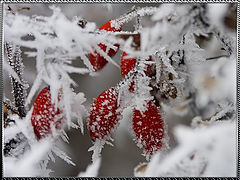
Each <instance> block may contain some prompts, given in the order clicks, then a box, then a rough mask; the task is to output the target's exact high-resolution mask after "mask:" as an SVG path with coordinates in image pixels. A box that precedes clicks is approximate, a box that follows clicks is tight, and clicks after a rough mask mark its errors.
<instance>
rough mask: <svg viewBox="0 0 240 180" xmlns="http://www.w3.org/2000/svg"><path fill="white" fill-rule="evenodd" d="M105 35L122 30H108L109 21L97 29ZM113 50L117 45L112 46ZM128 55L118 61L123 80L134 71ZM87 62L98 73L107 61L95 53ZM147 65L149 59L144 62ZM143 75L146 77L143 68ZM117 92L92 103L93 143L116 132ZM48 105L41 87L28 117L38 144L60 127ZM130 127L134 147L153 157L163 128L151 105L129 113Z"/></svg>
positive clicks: (48, 96) (56, 111)
mask: <svg viewBox="0 0 240 180" xmlns="http://www.w3.org/2000/svg"><path fill="white" fill-rule="evenodd" d="M99 30H106V31H114V32H115V31H121V30H122V28H121V27H120V28H119V29H116V28H114V27H112V26H111V20H109V21H108V22H107V23H105V24H104V25H103V26H101V27H100V28H99ZM98 46H99V47H100V48H101V49H102V50H103V51H105V52H106V49H107V47H106V45H104V44H101V43H100V44H98ZM115 46H116V47H117V49H118V48H119V45H118V44H115ZM116 53H117V50H113V49H110V50H109V51H108V55H109V56H110V57H113V56H114V55H115V54H116ZM126 56H128V54H127V53H126V52H123V54H122V57H121V74H122V76H123V77H126V75H127V74H128V73H129V72H130V71H131V70H133V69H134V67H135V66H136V63H137V59H136V58H126ZM89 60H90V62H91V64H92V66H93V68H94V69H95V70H96V71H97V70H100V69H102V68H103V67H104V66H105V65H106V64H107V60H106V59H105V58H104V57H102V56H101V55H100V54H99V53H98V52H96V51H94V54H89ZM148 60H149V61H151V56H150V58H149V59H148ZM145 73H146V75H149V74H150V70H149V68H148V67H147V70H146V71H145ZM133 86H134V81H133V82H132V83H131V85H130V87H129V91H130V92H134V87H133ZM117 101H118V90H117V89H116V88H110V89H107V90H105V91H104V92H102V93H101V94H100V95H99V96H98V97H97V98H96V99H95V100H94V102H93V104H92V105H91V108H90V111H89V121H88V129H89V133H90V136H91V138H92V139H93V140H96V139H99V140H103V139H106V138H107V137H108V136H109V135H110V134H111V133H112V132H113V130H114V129H115V128H116V126H117V125H118V123H119V120H120V116H119V115H120V112H119V111H118V108H119V107H118V102H117ZM54 106H55V105H54V104H53V103H52V102H51V93H50V89H49V87H45V88H44V89H43V90H42V91H41V92H40V93H39V95H38V96H37V98H36V100H35V102H34V105H33V112H32V117H31V122H32V125H33V129H34V133H35V135H36V137H37V139H38V140H40V139H41V138H44V137H46V136H49V135H51V134H52V127H54V128H55V129H56V130H59V129H61V126H62V124H63V115H62V110H61V109H60V108H59V107H57V108H55V107H54ZM132 127H133V131H134V134H135V139H136V142H137V144H138V145H140V146H142V147H143V148H144V149H145V151H146V152H147V153H149V154H153V153H154V152H156V151H158V150H159V149H161V147H162V139H163V136H164V124H163V120H162V116H161V114H160V113H159V111H158V109H157V107H156V105H155V104H154V103H153V101H149V102H147V105H146V111H144V112H140V111H139V110H136V109H134V110H133V117H132Z"/></svg>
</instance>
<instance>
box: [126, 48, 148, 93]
mask: <svg viewBox="0 0 240 180" xmlns="http://www.w3.org/2000/svg"><path fill="white" fill-rule="evenodd" d="M126 56H128V54H127V53H126V52H123V54H122V57H121V74H122V76H123V77H125V76H126V75H127V74H128V73H129V72H130V71H131V70H133V69H134V67H135V66H136V62H137V59H136V58H126ZM147 61H152V56H150V57H149V59H147ZM145 74H146V75H147V76H150V75H151V74H152V69H151V65H146V70H145ZM135 79H136V78H135V75H134V77H133V78H132V82H131V83H130V86H129V89H128V90H129V91H130V92H134V85H135Z"/></svg>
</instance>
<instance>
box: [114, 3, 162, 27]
mask: <svg viewBox="0 0 240 180" xmlns="http://www.w3.org/2000/svg"><path fill="white" fill-rule="evenodd" d="M157 10H158V8H157V7H144V8H136V9H133V10H132V11H130V12H128V13H126V14H124V15H122V16H120V17H119V18H117V19H115V20H112V22H113V24H117V25H123V24H124V23H127V22H129V21H131V20H132V19H133V18H135V17H137V16H140V17H141V16H146V15H153V14H154V13H155V12H157Z"/></svg>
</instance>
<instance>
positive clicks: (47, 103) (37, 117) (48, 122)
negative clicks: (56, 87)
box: [31, 87, 63, 140]
mask: <svg viewBox="0 0 240 180" xmlns="http://www.w3.org/2000/svg"><path fill="white" fill-rule="evenodd" d="M58 99H60V95H59V98H58ZM31 122H32V126H33V130H34V133H35V135H36V137H37V139H38V140H39V139H41V138H44V137H46V136H48V135H50V134H52V131H51V126H52V125H53V127H55V128H56V130H59V129H61V126H62V122H63V113H62V110H60V108H59V107H58V108H57V109H55V107H54V104H52V103H51V93H50V89H49V88H48V87H45V88H44V89H42V91H41V92H40V93H39V94H38V96H37V98H36V100H35V101H34V104H33V112H32V117H31Z"/></svg>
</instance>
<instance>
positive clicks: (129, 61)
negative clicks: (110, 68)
mask: <svg viewBox="0 0 240 180" xmlns="http://www.w3.org/2000/svg"><path fill="white" fill-rule="evenodd" d="M126 56H128V54H127V53H126V52H123V53H122V57H121V73H122V76H123V77H125V76H126V75H127V74H128V73H129V71H131V70H132V69H133V68H134V67H135V66H136V62H137V59H136V58H126Z"/></svg>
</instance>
